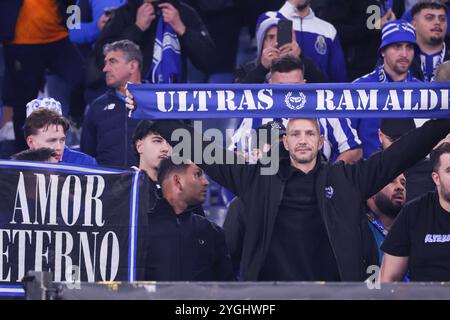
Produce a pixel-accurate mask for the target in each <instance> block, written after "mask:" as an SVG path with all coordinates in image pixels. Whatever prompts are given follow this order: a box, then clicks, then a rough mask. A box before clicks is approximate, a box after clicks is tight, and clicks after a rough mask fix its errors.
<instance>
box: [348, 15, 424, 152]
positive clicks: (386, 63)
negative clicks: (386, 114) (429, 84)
mask: <svg viewBox="0 0 450 320" xmlns="http://www.w3.org/2000/svg"><path fill="white" fill-rule="evenodd" d="M415 47H416V32H415V30H414V27H413V26H412V25H411V24H410V23H408V22H406V21H401V20H394V21H390V22H388V23H386V24H385V26H384V27H383V30H382V40H381V45H380V48H379V50H378V53H379V54H380V55H381V57H382V58H383V63H382V64H381V65H379V66H377V67H376V69H375V70H374V71H373V72H372V73H369V74H367V75H365V76H363V77H361V78H359V79H356V80H355V81H354V83H363V82H364V83H371V82H377V83H387V82H420V80H418V79H416V78H415V77H414V76H413V75H412V73H411V72H410V71H409V68H410V66H411V63H412V61H413V59H414V50H415ZM351 122H352V126H353V127H354V128H355V129H356V130H357V132H358V136H359V139H360V140H361V141H362V146H363V153H364V158H368V157H369V156H370V155H371V154H373V153H374V152H375V151H377V150H378V149H379V148H380V142H379V139H378V128H379V127H380V122H381V119H376V118H373V119H356V118H353V119H351Z"/></svg>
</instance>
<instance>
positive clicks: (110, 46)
mask: <svg viewBox="0 0 450 320" xmlns="http://www.w3.org/2000/svg"><path fill="white" fill-rule="evenodd" d="M117 50H120V51H122V52H123V53H124V55H125V60H126V61H127V62H130V61H133V60H135V61H137V62H138V63H139V70H141V71H142V66H143V57H142V52H141V49H140V48H139V46H138V45H137V44H136V43H134V42H133V41H130V40H119V41H115V42H112V43H107V44H105V45H104V46H103V54H104V55H105V56H106V55H107V54H108V53H110V52H111V51H117Z"/></svg>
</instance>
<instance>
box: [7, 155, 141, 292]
mask: <svg viewBox="0 0 450 320" xmlns="http://www.w3.org/2000/svg"><path fill="white" fill-rule="evenodd" d="M141 188H144V189H142V190H149V187H148V178H146V177H144V176H142V175H141V174H140V173H139V172H131V171H118V170H112V169H111V170H110V169H106V168H100V167H95V168H87V167H80V166H70V165H64V164H52V163H42V162H40V163H37V162H27V161H0V199H1V201H0V295H2V293H3V294H9V295H13V294H14V293H16V291H17V288H16V287H15V286H16V285H17V284H19V283H20V282H21V281H22V278H23V277H24V276H25V275H26V273H27V271H29V270H34V271H50V272H52V273H53V276H54V278H53V280H54V281H56V282H67V283H76V282H78V281H88V282H97V281H136V280H143V277H144V268H145V265H144V264H145V250H144V249H143V248H145V238H146V235H145V234H146V230H147V227H148V225H147V222H146V216H145V214H144V213H146V212H147V209H148V196H147V194H146V193H145V192H144V193H143V194H142V196H141V195H140V193H139V190H140V189H141Z"/></svg>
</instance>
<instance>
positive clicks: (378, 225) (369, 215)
mask: <svg viewBox="0 0 450 320" xmlns="http://www.w3.org/2000/svg"><path fill="white" fill-rule="evenodd" d="M367 218H368V219H369V221H370V223H372V225H373V226H374V227H375V228H376V229H377V230H378V231H379V232H380V233H381V234H382V235H383V237H385V238H386V236H387V234H388V233H389V230H388V229H386V227H385V226H384V225H383V224H382V223H381V221H380V220H379V219H378V218H377V217H376V216H375V215H374V214H373V213H372V212H369V213H367Z"/></svg>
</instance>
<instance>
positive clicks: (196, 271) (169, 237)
mask: <svg viewBox="0 0 450 320" xmlns="http://www.w3.org/2000/svg"><path fill="white" fill-rule="evenodd" d="M158 183H159V184H160V185H161V190H160V191H161V195H162V197H159V199H158V201H157V203H156V206H155V207H154V208H153V209H152V210H151V212H150V214H149V226H150V228H149V235H148V239H149V241H148V247H147V252H148V254H147V265H146V279H147V280H152V281H231V280H234V277H233V269H232V265H231V258H230V255H229V254H228V250H227V246H226V243H225V235H224V232H223V230H222V229H221V228H220V227H219V226H217V225H216V224H214V223H212V222H210V221H208V219H206V218H205V217H201V216H199V215H197V214H194V213H193V212H192V210H190V208H192V207H194V206H199V205H201V204H202V203H203V202H204V201H205V198H206V191H207V187H208V180H207V179H206V177H205V175H204V173H203V170H202V169H200V168H199V167H198V166H196V165H195V164H194V163H192V162H186V163H182V164H174V163H173V162H172V159H170V158H167V159H164V160H162V161H161V164H160V166H159V169H158Z"/></svg>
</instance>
